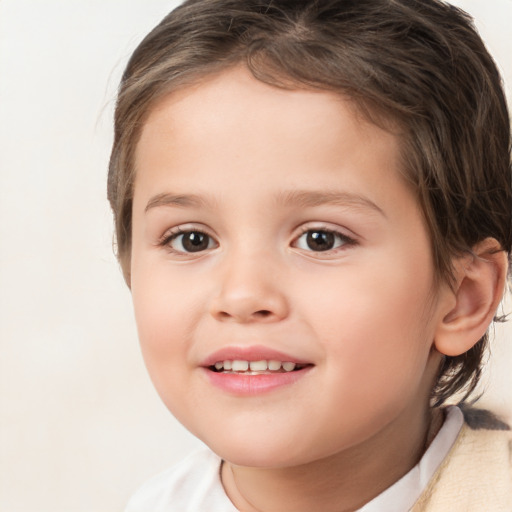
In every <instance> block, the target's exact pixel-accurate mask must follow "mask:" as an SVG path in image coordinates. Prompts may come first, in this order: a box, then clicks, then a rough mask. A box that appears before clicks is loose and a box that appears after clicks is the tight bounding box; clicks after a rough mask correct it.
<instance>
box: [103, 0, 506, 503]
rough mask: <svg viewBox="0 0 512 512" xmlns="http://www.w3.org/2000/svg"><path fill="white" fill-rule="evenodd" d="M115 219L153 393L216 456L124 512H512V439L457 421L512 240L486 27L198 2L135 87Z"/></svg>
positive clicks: (371, 2)
mask: <svg viewBox="0 0 512 512" xmlns="http://www.w3.org/2000/svg"><path fill="white" fill-rule="evenodd" d="M109 199H110V202H111V205H112V208H113V211H114V216H115V223H116V232H117V243H118V255H119V259H120V262H121V266H122V269H123V272H124V276H125V279H126V282H127V284H128V286H129V287H130V289H131V292H132V295H133V301H134V308H135V316H136V320H137V325H138V331H139V336H140V342H141V346H142V351H143V355H144V359H145V362H146V365H147V368H148V371H149V374H150V375H151V378H152V380H153V382H154V385H155V387H156V389H157V390H158V392H159V394H160V396H161V398H162V399H163V401H164V403H165V404H166V405H167V407H168V408H169V409H170V410H171V411H172V413H173V414H174V415H175V416H176V417H177V418H178V419H179V421H181V422H182V423H183V425H184V426H185V427H186V428H188V429H189V430H190V431H191V432H192V433H193V434H194V435H196V436H197V437H198V438H199V439H201V440H202V441H204V443H206V445H207V446H208V447H209V448H210V449H211V451H210V450H207V451H204V452H199V453H196V454H193V455H192V456H191V457H190V458H188V459H187V460H185V461H184V462H183V463H182V464H180V465H178V466H177V467H175V468H173V469H171V470H169V471H167V472H165V473H163V474H162V475H160V476H158V477H156V478H155V479H153V480H151V481H150V482H148V483H147V484H146V485H145V486H144V487H143V488H142V489H141V490H140V491H139V492H138V493H137V494H136V495H135V496H134V497H133V498H132V500H131V501H130V504H129V505H128V508H127V511H129V512H163V511H177V512H186V511H190V512H199V511H205V512H228V511H229V512H234V511H236V510H239V511H244V512H252V511H264V512H267V511H271V512H286V511H294V512H302V511H311V510H319V511H322V512H331V511H336V512H342V511H354V510H360V511H364V512H370V511H371V512H376V511H379V512H382V511H393V512H402V511H407V510H412V511H414V512H418V511H431V512H434V511H446V510H454V511H464V512H475V511H478V512H481V511H484V510H485V511H492V512H499V511H508V512H510V510H511V506H512V490H511V487H512V473H511V468H510V462H509V457H510V445H509V441H510V435H509V432H508V431H507V426H506V425H505V424H503V423H501V422H499V421H498V420H496V419H494V418H493V417H492V416H491V415H490V414H487V413H485V412H482V411H478V410H476V411H475V410H471V409H470V408H467V407H462V408H458V407H455V406H451V407H441V406H442V405H443V404H446V402H447V400H448V399H449V398H452V399H453V397H454V396H455V395H456V394H457V396H459V397H460V396H462V397H463V398H467V396H468V394H469V393H470V392H471V391H472V390H473V389H474V387H475V385H476V383H477V381H478V377H479V374H480V367H481V361H482V357H483V354H484V352H485V349H486V343H487V334H486V332H487V329H488V327H489V324H490V323H491V321H492V320H493V317H494V315H495V313H496V309H497V307H498V304H499V302H500V299H501V297H502V294H503V290H504V286H505V282H506V275H507V265H508V256H509V253H510V250H511V240H512V233H511V226H512V223H511V204H512V202H511V201H512V190H511V173H510V125H509V118H508V113H507V108H506V104H505V100H504V96H503V92H502V90H501V83H500V77H499V75H498V72H497V70H496V66H495V65H494V63H493V61H492V59H491V57H490V56H489V54H488V53H487V51H486V49H485V48H484V45H483V43H482V41H481V40H480V38H479V36H478V35H477V33H476V32H475V30H474V28H473V26H472V24H471V20H470V19H469V17H468V16H467V15H465V14H464V13H463V12H461V11H460V10H457V9H455V8H454V7H451V6H450V5H448V4H446V3H444V2H441V1H439V0H357V1H356V0H188V1H186V2H185V3H183V5H181V6H180V7H179V8H177V9H176V10H175V11H173V12H172V13H171V14H169V15H168V16H167V17H166V18H165V19H164V20H163V21H162V22H161V23H160V24H159V25H158V26H157V27H156V28H155V29H154V30H153V31H152V32H151V33H150V34H149V35H148V36H147V37H146V38H145V39H144V41H143V42H142V43H141V44H140V46H139V47H138V48H137V50H136V51H135V53H134V54H133V56H132V58H131V60H130V62H129V64H128V66H127V69H126V71H125V74H124V76H123V79H122V82H121V87H120V91H119V98H118V104H117V109H116V115H115V141H114V147H113V151H112V157H111V163H110V174H109ZM461 410H465V415H466V420H465V421H464V419H463V414H462V412H461Z"/></svg>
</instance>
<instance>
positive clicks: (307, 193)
mask: <svg viewBox="0 0 512 512" xmlns="http://www.w3.org/2000/svg"><path fill="white" fill-rule="evenodd" d="M276 199H277V202H278V203H281V204H284V205H285V206H298V207H300V208H312V207H315V206H323V205H334V206H343V207H346V206H351V207H355V208H362V209H366V210H367V209H369V210H373V211H374V212H376V213H379V214H380V215H382V216H383V217H386V214H385V213H384V211H383V210H382V208H380V207H379V206H378V205H377V204H375V203H374V202H373V201H371V200H370V199H369V198H367V197H365V196H362V195H360V194H354V193H351V192H335V191H331V190H326V191H311V190H292V191H289V192H282V193H280V194H278V195H277V197H276ZM213 202H214V201H213V200H211V199H209V198H207V197H204V196H199V195H196V194H170V193H163V194H157V195H156V196H153V197H152V198H151V199H150V200H149V201H148V203H147V205H146V208H145V210H144V211H145V212H148V211H149V210H151V209H152V208H157V207H159V206H176V207H181V208H201V207H210V206H211V204H212V203H213Z"/></svg>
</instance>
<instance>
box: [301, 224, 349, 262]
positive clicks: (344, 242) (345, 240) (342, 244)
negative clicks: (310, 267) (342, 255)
mask: <svg viewBox="0 0 512 512" xmlns="http://www.w3.org/2000/svg"><path fill="white" fill-rule="evenodd" d="M308 233H323V234H327V235H332V236H334V238H335V239H337V240H338V242H339V244H338V245H337V246H335V247H333V248H332V249H327V250H325V251H313V250H311V249H310V250H307V249H301V250H304V251H305V252H310V253H313V254H319V255H325V256H330V255H332V254H334V253H337V252H339V251H342V250H344V248H346V247H350V246H354V245H357V241H356V240H355V239H354V238H351V237H349V236H347V235H346V234H344V233H341V232H340V231H337V230H335V229H331V228H328V227H325V226H314V227H310V226H308V227H304V228H302V229H301V233H300V235H299V236H297V237H296V238H295V239H294V243H295V244H297V242H298V241H299V240H300V239H301V238H302V237H303V236H304V235H307V234H308ZM298 248H299V247H298ZM299 249H300V248H299Z"/></svg>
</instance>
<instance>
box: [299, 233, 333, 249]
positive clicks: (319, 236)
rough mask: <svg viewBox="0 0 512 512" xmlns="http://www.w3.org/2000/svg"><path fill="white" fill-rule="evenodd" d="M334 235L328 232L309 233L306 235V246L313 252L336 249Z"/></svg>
mask: <svg viewBox="0 0 512 512" xmlns="http://www.w3.org/2000/svg"><path fill="white" fill-rule="evenodd" d="M334 242H335V238H334V234H333V233H330V232H328V231H309V232H308V233H306V245H307V246H308V247H309V249H311V250H312V251H328V250H329V249H332V248H333V247H334Z"/></svg>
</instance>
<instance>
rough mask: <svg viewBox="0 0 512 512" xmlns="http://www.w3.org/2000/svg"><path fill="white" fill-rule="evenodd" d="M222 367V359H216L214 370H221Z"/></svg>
mask: <svg viewBox="0 0 512 512" xmlns="http://www.w3.org/2000/svg"><path fill="white" fill-rule="evenodd" d="M223 367H224V363H223V362H222V361H217V362H216V363H215V369H216V370H222V368H223Z"/></svg>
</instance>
